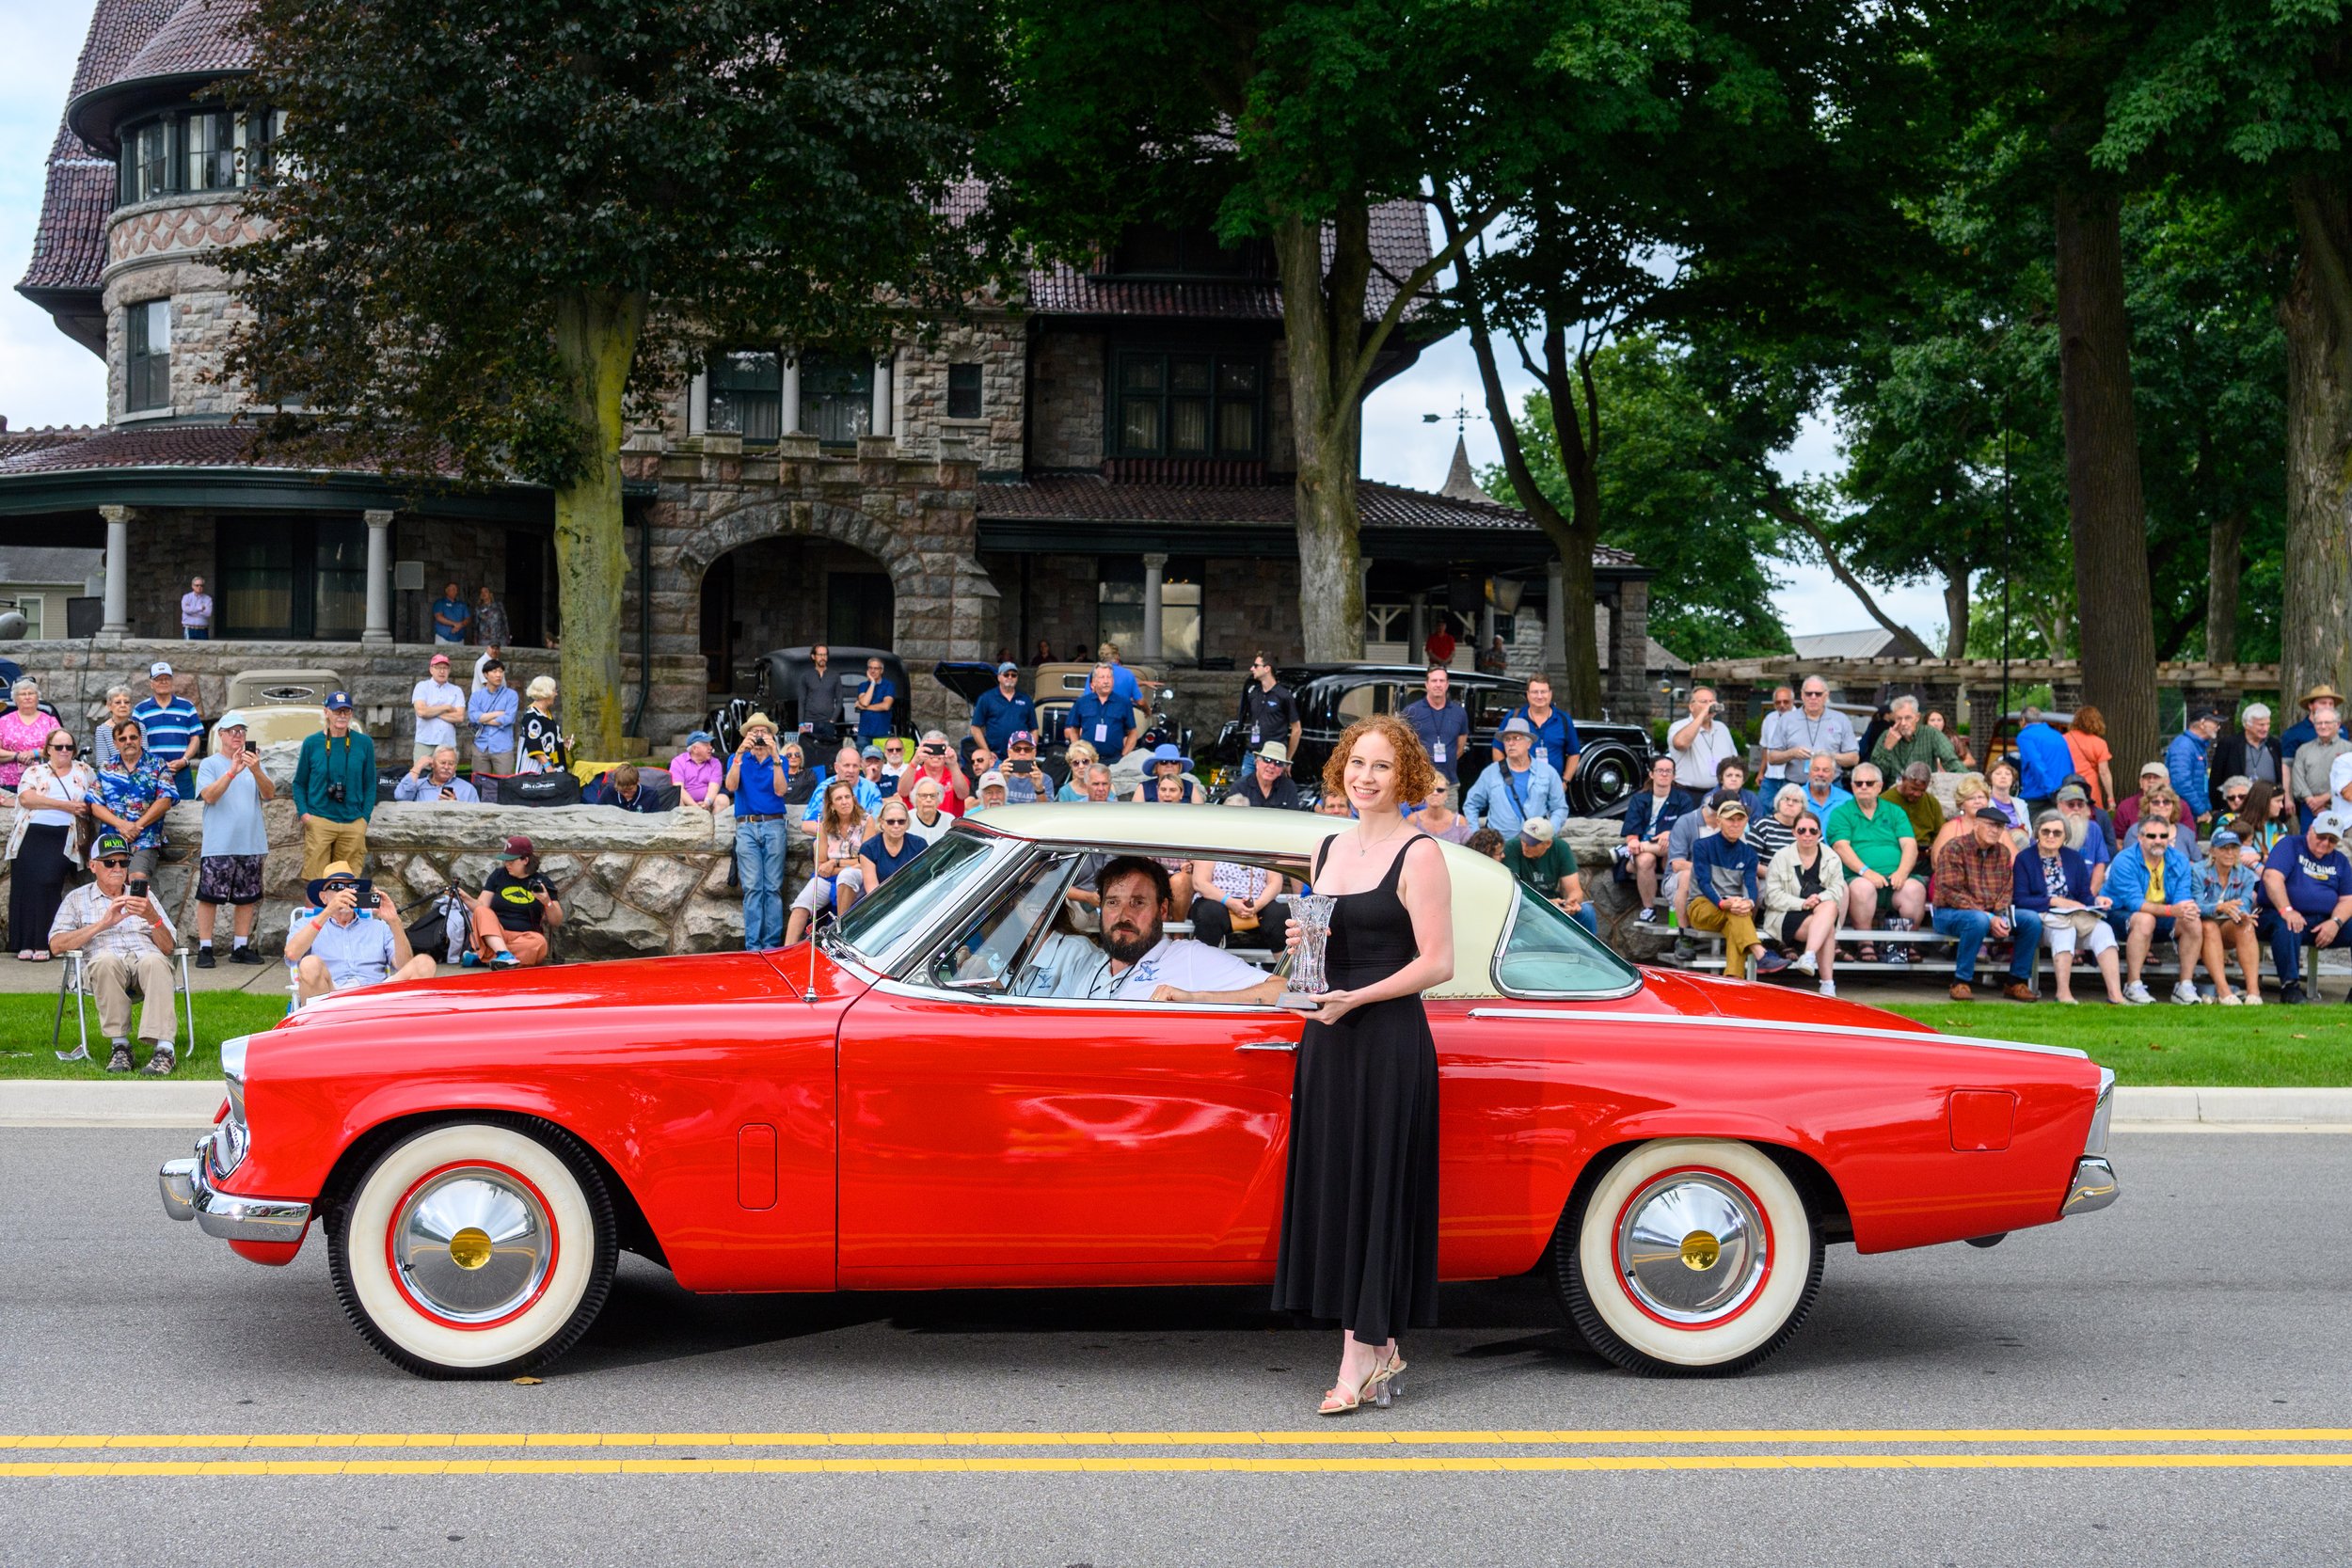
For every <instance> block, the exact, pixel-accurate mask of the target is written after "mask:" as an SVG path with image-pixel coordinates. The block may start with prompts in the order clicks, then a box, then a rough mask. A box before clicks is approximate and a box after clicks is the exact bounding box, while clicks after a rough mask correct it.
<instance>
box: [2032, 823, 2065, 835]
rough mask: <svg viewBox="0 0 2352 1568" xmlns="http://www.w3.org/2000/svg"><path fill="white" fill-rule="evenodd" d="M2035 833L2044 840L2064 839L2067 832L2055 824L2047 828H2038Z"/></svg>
mask: <svg viewBox="0 0 2352 1568" xmlns="http://www.w3.org/2000/svg"><path fill="white" fill-rule="evenodd" d="M2034 831H2035V832H2036V834H2037V835H2038V836H2040V837H2042V838H2064V837H2065V836H2066V830H2065V829H2064V828H2061V827H2058V826H2057V825H2055V824H2053V825H2052V826H2050V827H2047V828H2037V829H2036V830H2034Z"/></svg>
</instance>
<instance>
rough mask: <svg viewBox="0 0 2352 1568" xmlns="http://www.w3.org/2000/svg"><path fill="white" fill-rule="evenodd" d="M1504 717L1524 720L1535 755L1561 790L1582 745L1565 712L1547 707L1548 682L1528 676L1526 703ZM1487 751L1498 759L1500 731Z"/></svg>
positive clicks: (1574, 767) (1581, 756)
mask: <svg viewBox="0 0 2352 1568" xmlns="http://www.w3.org/2000/svg"><path fill="white" fill-rule="evenodd" d="M1505 718H1506V719H1524V720H1526V721H1527V727H1528V728H1529V729H1530V730H1532V731H1534V736H1535V754H1536V755H1537V756H1540V757H1542V758H1543V759H1544V760H1545V761H1546V762H1548V763H1549V764H1551V770H1552V771H1553V772H1555V773H1557V774H1559V775H1560V784H1561V786H1562V787H1563V788H1565V787H1566V785H1567V783H1568V781H1569V780H1570V779H1573V778H1575V777H1576V770H1577V768H1579V767H1580V766H1581V765H1582V763H1583V761H1584V742H1583V741H1582V740H1581V739H1579V738H1578V737H1577V734H1576V721H1575V720H1573V719H1571V718H1569V717H1568V716H1567V713H1566V711H1565V709H1562V708H1556V707H1554V706H1552V705H1551V682H1550V681H1549V679H1548V678H1546V677H1545V676H1542V675H1530V676H1529V677H1528V678H1527V701H1526V702H1524V703H1521V704H1520V705H1518V707H1515V708H1513V709H1512V710H1511V711H1510V713H1509V714H1507V715H1505ZM1488 750H1489V752H1490V753H1491V756H1490V760H1492V761H1495V762H1501V761H1502V732H1501V731H1497V732H1496V734H1495V740H1494V744H1493V746H1491V747H1490V748H1488Z"/></svg>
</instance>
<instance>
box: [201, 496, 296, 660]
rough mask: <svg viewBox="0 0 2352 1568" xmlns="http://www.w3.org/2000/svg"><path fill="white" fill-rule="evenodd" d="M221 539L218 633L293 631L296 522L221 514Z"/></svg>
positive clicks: (261, 634) (269, 634)
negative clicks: (226, 516) (222, 516)
mask: <svg viewBox="0 0 2352 1568" xmlns="http://www.w3.org/2000/svg"><path fill="white" fill-rule="evenodd" d="M219 538H220V543H219V550H220V584H219V587H220V630H221V632H222V633H224V634H226V635H228V636H231V637H272V636H274V637H290V636H293V635H294V525H293V524H291V523H286V522H279V521H267V522H264V521H259V520H251V519H246V518H236V517H230V518H224V519H222V521H221V525H220V536H219Z"/></svg>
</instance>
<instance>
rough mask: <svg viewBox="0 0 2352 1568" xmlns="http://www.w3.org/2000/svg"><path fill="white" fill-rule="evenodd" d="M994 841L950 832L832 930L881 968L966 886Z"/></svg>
mask: <svg viewBox="0 0 2352 1568" xmlns="http://www.w3.org/2000/svg"><path fill="white" fill-rule="evenodd" d="M996 842H997V841H996V840H993V839H991V838H988V837H985V836H983V835H982V834H979V833H977V832H950V833H948V834H947V835H946V837H944V838H942V839H940V840H939V841H938V842H937V843H935V844H933V845H932V846H931V847H930V848H928V849H926V850H924V851H923V852H922V853H921V854H919V855H917V856H915V857H914V859H913V860H911V861H909V862H907V863H906V864H904V865H902V866H900V867H899V868H898V870H897V871H895V872H893V873H892V874H891V876H890V879H889V880H888V881H886V882H884V883H882V886H881V887H879V888H877V889H875V890H874V892H873V894H872V895H870V896H868V897H866V898H863V899H860V900H859V901H858V906H857V908H855V909H853V910H851V911H850V912H849V913H848V914H845V915H843V916H842V917H841V921H840V924H839V925H837V926H835V927H834V934H835V935H836V936H837V937H838V938H839V939H840V940H841V941H842V942H846V943H847V944H848V945H849V949H850V952H852V953H854V954H856V955H857V957H859V958H863V959H864V960H865V961H866V963H868V964H870V965H872V966H873V967H874V968H876V969H887V968H889V967H890V963H891V960H892V959H893V958H896V957H897V956H898V949H899V947H900V946H902V945H903V944H904V943H905V942H906V941H907V939H908V938H910V937H912V936H914V934H915V933H916V932H917V931H919V930H921V929H922V928H923V927H926V926H927V925H929V924H930V922H931V921H932V920H934V919H936V918H937V917H938V916H939V914H940V912H941V911H942V910H943V909H944V908H945V907H946V905H947V904H949V903H952V902H953V901H954V899H955V897H956V895H958V894H959V893H960V892H961V891H962V890H963V889H964V888H966V887H968V886H970V885H971V882H972V879H973V878H974V877H976V876H977V875H978V873H979V869H980V867H981V866H982V865H984V864H986V863H987V862H988V858H989V855H988V852H989V849H990V848H991V847H993V845H994V844H995V843H996Z"/></svg>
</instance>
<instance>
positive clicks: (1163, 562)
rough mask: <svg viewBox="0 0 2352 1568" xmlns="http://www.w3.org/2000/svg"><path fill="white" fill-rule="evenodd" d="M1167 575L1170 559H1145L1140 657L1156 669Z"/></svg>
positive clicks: (1154, 557) (1158, 657) (1162, 557)
mask: <svg viewBox="0 0 2352 1568" xmlns="http://www.w3.org/2000/svg"><path fill="white" fill-rule="evenodd" d="M1167 573H1168V557H1166V556H1164V555H1147V556H1145V557H1144V558H1143V652H1142V654H1140V655H1139V656H1138V657H1141V658H1142V659H1143V661H1144V662H1145V663H1147V664H1150V665H1152V666H1154V667H1155V668H1156V667H1157V665H1158V664H1159V662H1160V605H1161V602H1162V600H1163V599H1165V598H1166V596H1167V593H1168V586H1167ZM1161 673H1163V674H1165V673H1167V672H1166V671H1162V672H1161Z"/></svg>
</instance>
